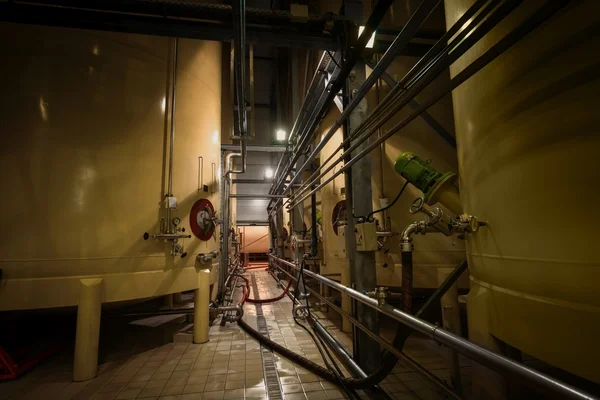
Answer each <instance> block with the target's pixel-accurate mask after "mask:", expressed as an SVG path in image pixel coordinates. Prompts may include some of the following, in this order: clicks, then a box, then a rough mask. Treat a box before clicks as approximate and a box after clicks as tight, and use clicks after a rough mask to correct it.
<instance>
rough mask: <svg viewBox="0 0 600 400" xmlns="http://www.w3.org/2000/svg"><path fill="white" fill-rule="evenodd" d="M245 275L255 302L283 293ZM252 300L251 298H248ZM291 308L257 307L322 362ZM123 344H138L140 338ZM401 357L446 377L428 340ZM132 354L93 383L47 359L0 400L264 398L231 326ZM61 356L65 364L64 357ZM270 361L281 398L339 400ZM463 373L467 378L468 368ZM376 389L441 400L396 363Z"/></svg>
mask: <svg viewBox="0 0 600 400" xmlns="http://www.w3.org/2000/svg"><path fill="white" fill-rule="evenodd" d="M250 273H252V274H255V276H256V279H257V282H258V286H259V296H260V298H263V299H264V298H270V297H275V296H277V295H279V294H280V293H281V290H282V289H281V288H279V287H277V285H276V283H275V281H274V279H273V278H272V277H271V276H270V275H268V274H267V273H266V272H265V271H263V270H253V271H249V272H248V274H250ZM251 297H256V295H255V294H254V293H252V295H251ZM291 310H292V302H291V300H290V299H289V298H287V297H285V298H283V299H282V300H280V301H278V302H276V303H271V304H264V305H262V311H263V314H264V317H265V319H266V322H267V325H268V329H269V334H270V337H271V339H272V340H274V341H276V342H278V343H280V344H282V345H284V346H285V347H287V348H288V349H289V350H292V351H294V352H296V353H298V354H301V355H303V356H304V357H306V358H308V359H310V360H312V361H314V362H316V363H318V364H320V365H324V362H323V360H322V359H321V356H320V354H319V352H318V351H317V349H316V347H315V344H314V343H313V341H312V340H311V338H310V337H309V336H308V334H307V333H306V332H305V331H304V330H302V329H301V328H300V327H298V326H297V325H296V324H295V322H294V320H293V318H292V313H291ZM315 314H316V315H317V316H318V317H319V318H320V319H321V322H322V323H323V325H325V326H326V328H327V329H328V331H329V332H330V333H331V334H333V335H334V336H336V337H337V338H338V339H339V340H340V342H341V343H343V344H344V345H345V346H346V348H349V349H350V348H351V338H350V337H349V336H348V335H346V334H344V333H342V332H341V331H340V330H339V329H338V326H339V321H338V320H337V319H328V318H327V316H326V315H324V314H323V313H321V312H317V311H315ZM328 316H330V317H334V316H333V315H328ZM244 319H245V320H246V321H247V322H248V324H249V325H251V326H253V327H255V328H256V324H257V316H256V308H255V306H254V305H253V304H250V303H247V304H246V306H245V315H244ZM130 324H131V323H130ZM153 329H159V328H153ZM122 334H123V333H122ZM171 337H172V336H171ZM129 339H133V340H135V341H139V342H142V341H144V335H142V334H139V336H138V337H135V338H131V337H129ZM108 345H109V346H110V345H112V342H111V343H109V344H108ZM406 352H407V354H409V355H410V356H411V357H413V358H414V359H416V360H417V361H419V362H421V363H422V364H423V365H425V366H426V367H427V368H429V369H431V370H432V371H433V372H434V373H435V374H437V375H438V376H439V377H441V378H442V379H448V370H447V362H446V360H445V359H444V357H443V354H442V353H441V352H440V351H439V350H437V349H436V348H435V347H434V346H431V345H430V344H429V342H428V341H426V340H424V339H419V338H411V339H409V341H408V343H407V345H406ZM132 353H133V354H128V355H126V356H124V357H121V358H119V357H116V359H114V357H113V360H112V361H109V362H105V363H104V364H102V365H101V367H100V373H99V375H98V377H97V378H95V379H93V380H91V381H88V382H82V383H75V382H71V381H70V376H71V372H70V364H69V363H68V362H64V360H65V359H62V358H59V359H60V360H62V361H63V362H62V363H61V362H58V361H56V360H50V361H48V362H47V363H45V364H44V365H41V366H39V367H38V368H36V369H35V370H34V371H33V372H31V373H29V374H27V375H25V376H24V377H22V378H20V379H18V380H15V381H12V382H9V383H2V384H0V400H4V399H78V400H79V399H82V400H83V399H97V400H114V399H135V398H144V399H165V400H167V399H168V400H175V399H179V400H184V399H202V400H210V399H248V400H251V399H257V400H258V399H267V395H266V390H265V380H264V376H263V366H262V365H263V364H262V358H261V351H260V345H259V343H258V342H256V341H255V340H254V339H252V338H250V337H249V336H248V335H247V334H246V333H245V332H243V331H242V330H241V329H240V327H239V326H237V325H234V324H227V325H226V326H224V327H221V326H220V325H219V324H218V323H216V324H215V325H214V326H212V327H211V329H210V341H209V342H208V343H206V344H202V345H197V344H190V343H183V342H176V343H167V344H163V345H159V346H154V347H150V348H147V349H145V350H143V351H136V350H135V349H134V350H133V351H132ZM66 357H67V359H68V357H69V355H67V356H66ZM275 361H276V364H275V365H276V369H277V373H278V376H279V380H280V384H281V385H280V387H281V391H282V393H283V398H284V399H285V400H298V399H308V400H320V399H342V398H346V396H345V394H344V392H342V391H341V390H339V388H338V387H336V385H334V384H332V383H329V382H327V381H324V380H322V379H320V378H319V377H318V376H317V375H314V374H312V373H310V372H309V371H307V370H305V369H303V368H301V367H300V366H298V365H295V364H294V363H292V362H290V361H288V360H287V359H285V358H283V357H281V356H279V355H275ZM467 368H468V367H467ZM344 373H346V372H345V371H344ZM465 373H468V370H467V369H465ZM380 386H381V388H383V389H384V390H385V391H386V392H387V393H388V394H389V395H390V397H392V398H394V399H402V400H408V399H423V400H429V399H441V398H443V397H441V396H440V395H439V394H438V392H437V391H436V390H435V388H434V387H432V386H431V385H430V384H429V383H428V382H427V381H424V380H422V379H421V376H420V375H418V374H416V373H415V372H413V371H411V370H410V369H409V368H407V367H405V366H403V365H402V364H401V363H398V365H397V366H396V368H395V370H394V371H393V374H391V375H389V376H388V377H387V378H386V379H385V380H384V381H383V382H382V384H381V385H380Z"/></svg>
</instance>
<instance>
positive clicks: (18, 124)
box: [0, 24, 221, 310]
mask: <svg viewBox="0 0 600 400" xmlns="http://www.w3.org/2000/svg"><path fill="white" fill-rule="evenodd" d="M0 37H1V38H0V53H1V54H3V56H4V57H3V62H2V63H1V64H0V87H2V88H3V89H2V92H3V93H2V94H3V95H2V96H1V97H0V109H2V124H1V125H0V131H1V133H2V138H3V145H2V148H1V149H0V181H2V183H3V185H4V187H5V188H10V190H7V191H5V192H4V194H3V196H1V197H0V208H1V210H2V211H0V222H1V223H2V224H3V226H5V227H10V229H3V230H2V232H0V268H2V270H3V272H4V279H3V280H2V281H1V282H0V310H10V309H32V308H45V307H61V306H72V305H76V304H77V303H78V301H79V282H80V279H82V278H94V277H101V278H103V279H104V289H103V298H102V301H103V302H112V301H122V300H131V299H137V298H146V297H152V296H157V295H162V294H167V293H173V292H181V291H183V290H189V289H195V288H196V287H197V282H198V280H197V279H196V278H195V276H196V268H195V265H194V263H195V255H196V254H198V253H205V252H208V251H211V250H215V249H217V247H218V232H216V234H215V235H214V236H213V239H211V240H210V241H208V242H202V241H200V240H198V239H196V238H192V239H184V240H183V241H181V242H180V243H182V244H183V245H184V247H185V251H187V252H188V256H187V257H186V258H185V259H181V258H179V257H172V256H171V255H170V254H169V252H170V247H171V245H170V243H163V242H159V241H152V240H148V241H144V240H143V238H142V235H143V233H144V232H149V233H155V232H158V230H159V220H160V218H161V217H164V214H165V213H164V209H162V208H161V200H162V198H163V196H164V193H165V188H166V171H167V169H166V166H167V163H168V149H167V143H168V142H167V134H168V121H167V118H166V116H165V114H167V115H168V107H169V104H168V103H169V101H168V96H167V93H168V92H167V87H168V76H169V74H168V68H169V65H170V62H169V61H170V58H169V51H170V47H171V46H172V41H171V39H169V38H162V37H150V36H142V35H129V34H117V33H104V32H94V31H84V30H71V29H60V28H47V27H36V26H29V25H11V24H0ZM179 50H180V54H179V66H178V83H177V100H176V105H177V109H176V115H175V122H176V138H175V159H174V170H173V192H174V195H175V196H176V197H177V198H178V200H179V205H178V209H177V210H175V211H174V212H173V213H172V216H173V217H175V216H177V217H179V218H181V220H182V225H181V226H182V227H184V228H186V232H190V233H191V230H190V228H189V211H190V209H191V207H192V205H193V204H194V202H195V201H196V200H198V199H199V198H202V197H208V198H210V200H211V201H212V203H213V205H214V206H215V208H217V209H218V207H219V202H218V187H217V184H216V182H215V179H214V178H215V177H216V176H218V169H219V163H220V161H219V155H220V152H219V147H220V135H219V132H220V124H221V115H220V114H221V104H220V101H221V86H220V84H221V45H220V43H217V42H202V41H193V40H187V39H181V40H180V43H179ZM165 97H166V99H167V101H165ZM165 103H166V104H165ZM200 156H202V157H203V158H204V168H203V169H202V168H200V166H199V160H198V157H200ZM213 169H214V171H215V173H213ZM200 173H202V175H203V176H202V178H203V182H204V184H207V185H209V191H208V193H206V192H200V191H198V184H199V180H200V179H199V174H200ZM214 264H216V261H214ZM216 269H217V268H213V271H212V278H213V281H214V278H215V277H216Z"/></svg>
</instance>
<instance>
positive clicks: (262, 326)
mask: <svg viewBox="0 0 600 400" xmlns="http://www.w3.org/2000/svg"><path fill="white" fill-rule="evenodd" d="M251 275H252V291H253V292H254V298H255V299H260V296H259V294H258V284H257V283H256V276H255V275H254V274H251ZM255 307H256V324H257V325H258V331H259V332H260V334H261V335H263V336H266V337H269V329H268V328H267V321H266V320H265V316H264V314H263V311H262V306H261V305H260V303H256V304H255ZM260 352H261V356H262V364H263V373H264V375H265V386H266V388H267V397H268V399H269V400H283V396H282V395H281V385H280V382H279V374H278V373H277V368H275V357H274V356H273V352H271V350H269V349H268V348H266V347H265V346H262V345H261V346H260Z"/></svg>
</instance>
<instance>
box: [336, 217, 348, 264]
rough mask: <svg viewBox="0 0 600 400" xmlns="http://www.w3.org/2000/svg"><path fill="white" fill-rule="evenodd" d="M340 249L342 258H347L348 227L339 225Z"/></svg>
mask: <svg viewBox="0 0 600 400" xmlns="http://www.w3.org/2000/svg"><path fill="white" fill-rule="evenodd" d="M337 232H338V235H337V236H336V237H337V239H338V249H340V256H343V257H345V256H346V225H345V224H344V225H338V228H337Z"/></svg>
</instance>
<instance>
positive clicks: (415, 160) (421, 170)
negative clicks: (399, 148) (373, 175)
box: [394, 152, 456, 203]
mask: <svg viewBox="0 0 600 400" xmlns="http://www.w3.org/2000/svg"><path fill="white" fill-rule="evenodd" d="M394 169H395V170H396V172H398V173H399V174H400V175H401V176H402V177H403V178H404V179H406V180H408V181H409V182H410V183H412V184H413V185H415V186H416V187H417V188H418V189H420V190H421V192H423V194H424V195H425V201H426V202H427V203H429V200H430V197H431V195H432V193H433V192H435V189H436V188H437V186H438V185H439V184H440V183H442V182H445V181H447V180H448V178H450V177H453V176H455V175H456V174H455V173H454V172H446V173H441V172H440V171H438V170H436V169H435V168H433V167H432V166H431V165H430V164H429V163H428V162H427V161H425V160H423V159H421V158H419V157H417V156H415V155H414V154H413V153H410V152H406V153H402V154H401V155H400V156H399V157H398V158H397V159H396V163H395V165H394Z"/></svg>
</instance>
